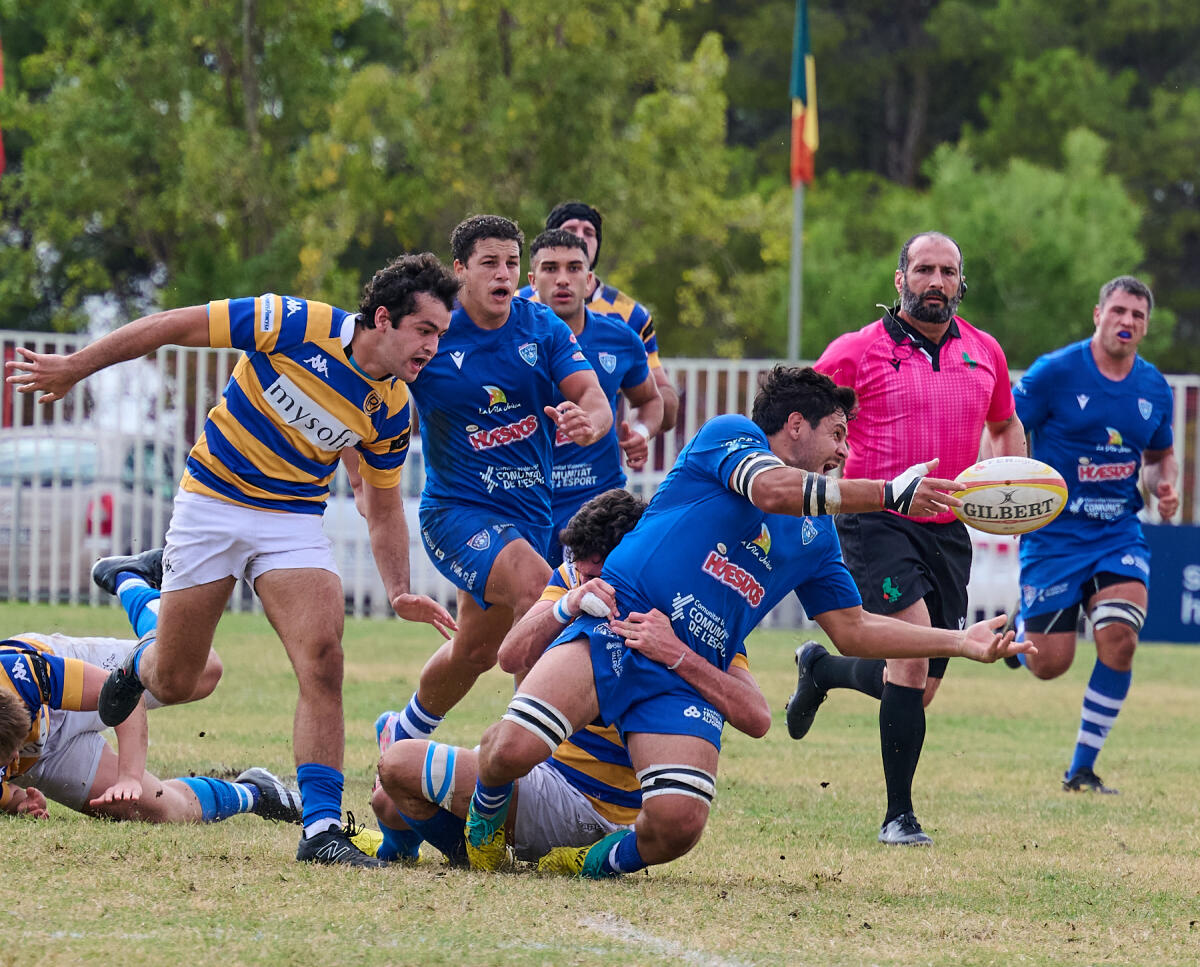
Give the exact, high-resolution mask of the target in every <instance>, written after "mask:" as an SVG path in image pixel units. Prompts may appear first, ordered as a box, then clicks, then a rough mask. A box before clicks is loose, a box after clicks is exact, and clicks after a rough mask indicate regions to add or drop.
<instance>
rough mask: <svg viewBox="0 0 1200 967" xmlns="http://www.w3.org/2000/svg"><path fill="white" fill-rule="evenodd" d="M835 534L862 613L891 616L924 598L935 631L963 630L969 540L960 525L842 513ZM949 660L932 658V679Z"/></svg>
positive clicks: (930, 669)
mask: <svg viewBox="0 0 1200 967" xmlns="http://www.w3.org/2000/svg"><path fill="white" fill-rule="evenodd" d="M837 531H838V537H839V538H840V539H841V542H842V557H843V558H844V559H845V561H846V566H847V567H848V568H849V569H850V573H851V574H852V575H853V576H854V582H855V583H856V584H857V585H858V593H859V594H861V595H862V599H863V608H864V609H866V610H867V611H870V612H871V613H872V614H888V615H890V614H895V613H896V612H897V611H903V610H904V609H905V608H907V607H910V606H911V605H914V604H916V603H917V602H918V601H920V600H922V599H924V601H925V607H926V608H928V609H929V620H930V623H931V624H932V625H933V627H935V628H948V629H950V630H951V631H958V630H961V629H962V628H964V627H966V623H967V582H968V581H969V580H970V578H971V538H970V535H969V534H968V533H967V527H966V525H965V524H963V523H962V521H957V520H954V521H951V522H950V523H948V524H918V523H915V522H914V521H911V520H907V519H906V518H904V517H899V516H897V515H896V514H889V513H885V512H878V513H874V514H840V515H839V516H838V518H837ZM948 661H949V659H947V658H931V659H930V660H929V675H930V677H931V678H941V677H942V676H943V675H944V674H945V671H946V664H947V662H948Z"/></svg>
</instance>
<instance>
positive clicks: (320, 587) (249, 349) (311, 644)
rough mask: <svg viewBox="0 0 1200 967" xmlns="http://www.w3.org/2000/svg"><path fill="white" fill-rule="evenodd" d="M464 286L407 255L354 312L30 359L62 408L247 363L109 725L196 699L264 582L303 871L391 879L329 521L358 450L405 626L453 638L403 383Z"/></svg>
mask: <svg viewBox="0 0 1200 967" xmlns="http://www.w3.org/2000/svg"><path fill="white" fill-rule="evenodd" d="M457 291H458V281H457V280H456V279H455V277H454V276H453V275H452V274H451V273H450V272H449V271H448V270H447V269H446V267H445V266H443V265H442V264H441V263H440V262H439V261H438V260H437V258H436V257H434V256H433V255H431V254H428V253H426V254H424V255H406V256H401V257H400V258H398V259H396V260H394V261H393V262H391V263H390V264H388V265H387V266H386V267H384V268H383V269H381V270H380V271H379V272H377V273H376V274H375V276H374V278H372V280H371V281H370V282H369V283H367V285H366V286H365V287H364V289H363V296H362V300H361V302H360V306H359V312H358V314H354V313H350V312H346V311H344V310H342V309H337V308H334V307H333V306H328V305H324V304H322V303H319V302H308V301H305V300H304V299H298V298H293V297H290V296H284V297H281V296H276V295H270V294H268V295H265V296H262V297H261V298H255V299H231V300H224V301H219V302H211V303H209V304H208V305H207V306H190V307H187V308H183V309H173V310H169V311H166V312H159V313H155V314H153V315H150V316H146V317H144V318H142V319H139V320H137V321H135V322H132V323H130V324H128V325H126V326H123V327H122V328H120V329H118V330H116V331H115V332H112V333H109V334H108V335H106V336H104V337H103V338H101V339H99V340H97V341H96V342H94V343H92V344H91V345H89V346H87V347H86V348H84V349H82V350H80V351H79V352H77V353H73V354H71V355H69V356H56V355H42V354H39V353H32V352H28V351H27V350H23V349H18V352H20V353H21V355H22V356H23V358H22V359H20V360H17V361H15V362H9V363H7V364H6V368H7V369H8V371H9V376H8V381H9V382H10V383H12V384H14V385H16V386H17V388H18V389H19V390H20V391H21V392H26V393H28V392H40V393H42V394H43V395H42V397H41V400H40V401H41V402H44V403H48V402H53V401H54V400H57V399H61V398H62V396H63V395H65V394H66V393H67V392H68V391H69V390H70V389H71V387H72V386H74V385H75V383H77V382H79V380H81V379H83V378H85V377H86V376H88V375H89V374H91V373H94V372H96V371H97V370H99V369H103V368H104V367H106V366H110V365H112V364H113V363H116V362H121V361H122V360H127V359H134V358H137V357H139V356H144V355H146V354H148V353H150V352H153V351H154V350H156V349H158V348H160V347H162V346H166V345H171V344H174V345H182V346H219V347H234V348H238V349H241V350H243V351H244V353H245V355H243V356H242V358H241V359H240V360H239V361H238V363H237V366H236V367H235V368H234V371H233V375H232V377H231V378H230V381H229V384H228V386H227V387H226V388H225V392H224V395H223V397H222V399H221V401H220V402H219V403H218V404H217V405H216V406H215V407H214V408H213V409H212V411H211V412H210V413H209V415H208V420H207V421H206V423H205V425H204V432H203V433H202V435H201V437H200V439H199V440H198V441H197V443H196V445H195V446H194V447H193V448H192V451H191V453H190V454H189V455H188V461H187V469H186V471H185V472H184V475H183V480H182V482H181V483H180V489H179V492H178V493H177V494H176V497H175V504H174V510H173V512H172V515H171V524H170V527H169V528H168V530H167V538H166V545H167V546H166V553H165V563H164V569H165V575H164V579H163V595H162V607H161V612H160V615H159V622H158V628H157V632H156V633H154V632H152V633H151V634H150V635H149V636H147V637H146V638H145V639H143V641H142V642H141V644H140V645H139V646H138V648H136V649H135V650H134V651H133V652H132V653H131V654H130V656H129V659H128V660H127V661H126V662H125V663H124V664H123V665H122V666H121V668H119V669H118V670H117V671H116V672H114V673H113V674H112V675H111V676H110V677H109V680H108V682H107V684H106V685H105V688H104V691H103V694H102V695H101V697H100V703H99V711H100V716H101V718H102V719H103V720H104V721H105V722H106V723H109V724H116V723H118V722H121V721H122V720H123V719H124V718H125V717H126V716H127V715H129V713H130V712H131V711H132V710H133V709H134V707H135V706H136V705H137V702H138V700H139V697H140V695H141V693H142V690H143V689H144V688H149V689H150V690H151V691H152V692H153V693H154V694H155V695H156V696H157V697H158V698H159V699H160V700H161V701H163V702H164V703H165V704H173V703H176V702H180V701H184V700H186V699H187V698H188V697H189V696H190V695H191V694H192V692H193V691H194V688H195V683H196V681H197V679H198V677H199V676H200V675H201V674H202V671H203V669H204V667H205V663H206V661H207V656H208V654H209V652H210V650H211V648H212V642H213V634H214V631H215V629H216V625H217V622H218V620H219V619H220V617H221V615H222V613H223V612H224V609H225V605H226V603H227V602H228V600H229V596H230V594H231V593H232V592H233V589H234V586H235V585H236V583H237V579H238V578H239V577H244V578H245V579H246V580H247V581H248V582H250V583H251V584H252V585H253V587H254V591H255V593H256V594H257V595H258V597H259V599H260V600H261V601H262V603H263V609H264V611H265V612H266V615H267V618H268V619H269V620H270V622H271V624H272V626H273V627H274V628H275V630H276V633H277V634H278V635H279V637H280V639H281V641H282V642H283V645H284V647H285V648H286V649H287V653H288V657H289V658H290V659H291V662H292V666H293V668H294V669H295V671H296V678H297V681H298V682H299V686H300V689H299V691H300V694H299V701H298V703H297V706H296V716H295V727H294V732H293V746H294V750H295V755H296V763H297V769H296V772H297V781H298V784H299V786H300V792H301V796H302V798H303V801H304V834H303V836H302V838H301V840H300V845H299V848H298V850H297V858H298V859H300V860H304V861H313V862H321V863H347V864H351V865H355V866H381V865H382V864H381V863H380V862H379V861H377V860H375V859H373V858H371V857H368V856H365V855H364V854H363V853H362V852H361V851H359V850H358V849H357V848H355V847H354V846H353V844H351V843H350V841H349V837H348V835H347V831H346V830H345V829H343V828H341V826H340V824H341V816H342V803H341V800H342V787H343V783H344V779H343V775H342V758H343V754H344V751H345V733H344V724H343V718H342V664H343V658H342V647H341V637H342V626H343V612H344V602H343V595H342V586H341V581H340V579H339V578H338V574H337V567H336V565H335V563H334V559H333V553H332V550H331V548H330V543H329V539H328V538H327V537H326V536H325V534H324V532H323V531H322V529H321V513H322V511H323V510H324V506H325V498H326V497H327V496H328V492H329V480H330V478H331V477H332V476H333V473H334V470H335V469H336V464H337V461H338V456H339V454H340V452H341V451H342V449H343V448H346V447H355V448H356V449H357V452H358V456H359V458H360V460H359V470H360V473H361V474H362V476H363V478H364V482H365V488H366V489H365V496H364V506H365V508H366V515H367V521H368V526H369V529H370V534H371V548H372V552H373V554H374V556H375V562H376V564H377V566H378V568H379V572H380V575H381V576H382V578H383V582H384V587H385V588H387V592H388V597H389V600H390V601H391V603H392V607H393V608H394V609H395V610H396V612H397V614H399V615H400V616H402V617H405V618H409V619H414V620H420V621H427V622H429V623H431V624H433V625H434V627H436V628H438V629H439V630H440V631H442V633H443V634H446V632H447V631H448V630H453V627H454V624H453V621H452V619H451V618H450V615H449V614H448V613H447V612H446V610H445V609H444V608H442V607H441V605H439V604H437V603H436V602H435V601H433V600H431V599H430V598H427V597H425V596H423V595H414V594H410V593H409V570H408V526H407V523H406V521H405V517H404V506H403V500H402V496H401V492H400V488H399V481H400V470H401V466H402V464H403V463H404V458H405V455H406V453H407V449H408V438H409V433H410V425H409V406H408V392H407V390H406V386H405V384H406V383H407V382H409V381H411V380H413V379H415V378H416V377H417V375H418V374H419V373H420V372H421V371H422V369H423V368H424V367H425V366H426V365H427V364H428V363H429V361H430V360H431V359H432V358H433V356H434V354H435V353H436V352H437V348H438V340H439V338H440V337H441V335H442V334H443V333H444V332H445V331H446V328H447V327H448V326H449V323H450V309H451V306H452V304H453V301H454V297H455V295H456V293H457Z"/></svg>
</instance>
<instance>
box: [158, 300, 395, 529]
mask: <svg viewBox="0 0 1200 967" xmlns="http://www.w3.org/2000/svg"><path fill="white" fill-rule="evenodd" d="M354 320H355V314H353V313H349V312H346V311H345V310H343V309H335V308H334V307H332V306H328V305H325V304H324V303H320V302H308V301H306V300H304V299H296V298H293V297H291V296H278V295H271V294H267V295H264V296H261V297H259V298H248V299H226V300H222V301H219V302H210V303H209V305H208V327H209V341H210V344H211V345H213V346H218V347H226V346H227V347H232V348H235V349H241V350H243V351H244V352H245V355H244V356H242V358H241V359H239V360H238V362H237V365H236V366H235V367H234V370H233V375H232V376H231V377H230V379H229V383H228V385H227V386H226V387H225V392H224V394H223V396H222V399H221V401H220V402H219V403H218V404H217V405H216V406H214V407H213V408H212V410H211V411H210V412H209V414H208V420H207V421H206V422H205V424H204V432H203V433H202V434H201V435H200V439H199V440H197V441H196V445H195V446H194V447H193V448H192V452H191V453H190V454H188V459H187V469H186V470H185V472H184V475H183V480H182V482H181V483H180V486H181V487H182V488H183V489H184V490H187V491H190V492H192V493H198V494H206V495H207V496H210V497H217V498H220V499H222V500H228V501H231V502H233V503H237V504H244V505H245V506H248V507H254V508H258V509H260V510H271V511H289V512H292V513H301V514H320V513H322V511H323V510H324V509H325V498H326V497H327V496H328V495H329V481H330V479H331V478H332V477H333V474H334V471H335V470H336V469H337V461H338V454H339V453H340V452H341V450H342V448H343V447H347V446H354V447H356V448H357V450H358V453H359V457H360V460H359V468H360V470H361V472H362V475H363V477H364V479H366V480H367V482H369V483H370V484H371V485H372V486H375V487H379V488H385V487H393V486H395V485H396V484H397V483H399V481H400V468H401V466H402V465H403V464H404V458H405V456H406V455H407V453H408V441H409V435H410V433H411V424H410V413H409V405H408V389H407V387H406V385H405V384H404V382H403V381H401V380H399V379H395V378H394V377H387V378H385V379H379V380H373V379H368V378H367V377H366V376H364V375H363V374H362V373H361V372H360V371H359V370H358V369H356V368H355V367H354V366H353V365H352V364H351V362H350V358H349V356H348V355H347V353H346V347H347V346H348V345H349V344H350V340H351V338H352V337H353V334H354Z"/></svg>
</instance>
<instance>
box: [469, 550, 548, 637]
mask: <svg viewBox="0 0 1200 967" xmlns="http://www.w3.org/2000/svg"><path fill="white" fill-rule="evenodd" d="M550 574H551V571H550V565H549V564H547V563H546V560H545V558H543V557H542V556H541V555H540V554H538V552H537V551H535V550H534V549H533V547H532V546H531V545H530V544H529V542H528V541H526V540H524V539H519V540H515V541H510V542H509V543H508V544H506V545H505V546H504V549H503V550H501V551H500V553H499V554H497V555H496V561H495V563H494V564H493V565H492V570H491V573H489V574H488V579H487V586H486V589H485V590H484V599H485V600H486V601H487V602H488V603H489V604H495V605H503V606H504V607H506V608H510V609H511V610H512V611H513V613H514V615H515V616H516V617H517V618H519V617H520V616H521V615H523V614H524V613H525V612H526V611H527V610H529V607H530V606H531V605H532V604H533V602H535V601H536V600H537V599H538V598H539V597H540V596H541V593H542V591H544V590H545V588H546V584H547V583H548V582H549V580H550Z"/></svg>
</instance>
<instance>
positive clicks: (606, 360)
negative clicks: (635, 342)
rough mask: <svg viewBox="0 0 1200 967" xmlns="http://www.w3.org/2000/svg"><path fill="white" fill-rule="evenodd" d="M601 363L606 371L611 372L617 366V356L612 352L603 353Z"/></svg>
mask: <svg viewBox="0 0 1200 967" xmlns="http://www.w3.org/2000/svg"><path fill="white" fill-rule="evenodd" d="M600 365H601V366H602V367H603V368H604V371H605V372H606V373H611V372H612V371H613V370H615V369H616V368H617V357H616V356H614V355H613V354H612V353H601V354H600Z"/></svg>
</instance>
